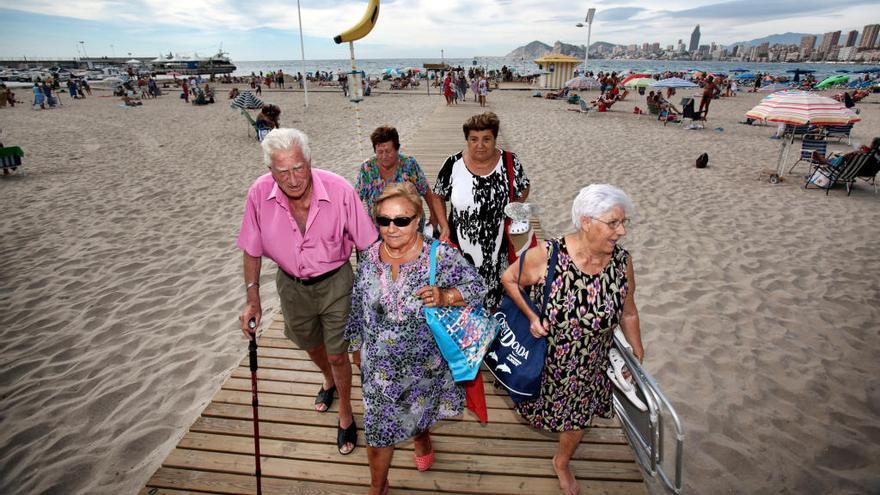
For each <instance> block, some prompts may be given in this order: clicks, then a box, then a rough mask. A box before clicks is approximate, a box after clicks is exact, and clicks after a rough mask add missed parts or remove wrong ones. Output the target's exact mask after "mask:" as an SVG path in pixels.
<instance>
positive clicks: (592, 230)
mask: <svg viewBox="0 0 880 495" xmlns="http://www.w3.org/2000/svg"><path fill="white" fill-rule="evenodd" d="M632 210H633V204H632V201H631V200H630V199H629V196H627V195H626V193H625V192H623V191H622V190H620V189H618V188H616V187H614V186H610V185H607V184H593V185H590V186H587V187H585V188H583V189H581V192H580V194H578V196H577V198H576V199H575V200H574V204H573V205H572V208H571V217H572V223H573V224H574V227H575V228H576V229H577V230H576V231H575V232H574V233H571V234H568V235H565V236H563V237H561V238H558V239H551V240H549V241H546V242H545V243H542V244H539V245H538V246H536V247H534V248H532V249H530V250H528V251H527V252H526V254H525V255H524V256H523V258H521V260H522V259H524V261H522V264H523V266H522V275H521V276H520V278H519V280H517V274H518V273H519V269H520V267H519V263H515V264H513V265H511V266H510V267H508V268H507V270H506V271H505V272H504V275H503V276H502V278H501V283H502V284H503V285H504V289H505V290H506V291H507V295H508V296H510V298H511V299H513V301H514V302H515V303H516V305H517V306H519V308H520V310H522V311H523V313H524V314H526V315H529V319H530V321H531V332H532V335H534V336H535V337H538V338H540V337H546V338H547V355H546V358H545V361H544V370H543V373H542V376H541V391H540V394H539V397H538V398H537V399H535V400H533V401H529V402H521V403H520V404H518V405H517V406H516V411H517V413H519V414H520V415H521V416H522V417H523V418H525V419H526V421H528V422H529V424H530V425H531V426H532V427H533V428H537V429H542V430H547V431H552V432H557V433H560V436H559V447H558V449H557V452H556V455H555V456H554V457H553V468H554V470H555V471H556V475H557V476H558V477H559V486H560V488H561V489H562V492H563V493H565V494H566V495H574V494H576V493H578V490H579V487H578V483H577V480H576V479H575V477H574V475H573V474H572V473H571V470H570V469H569V461H570V459H571V456H572V455H573V454H574V452H575V450H576V449H577V446H578V444H580V441H581V439H582V438H583V436H584V430H585V429H586V428H587V427H589V426H590V421H591V420H592V419H593V418H594V417H602V418H611V417H612V416H613V414H614V410H613V407H612V402H611V397H612V396H611V387H612V384H611V380H610V379H609V378H608V376H607V375H606V374H605V370H606V369H607V368H608V364H609V363H608V351H609V350H610V349H611V345H612V343H613V335H614V328H615V327H616V326H617V325H620V328H621V330H622V331H623V334H624V336H625V337H626V340H627V341H628V342H629V343H630V345H632V348H633V353H634V354H635V356H636V357H637V358H638V359H639V360H642V358H643V357H644V354H645V351H644V348H643V347H642V339H641V334H640V330H639V312H638V309H637V308H636V303H635V298H634V295H635V288H636V285H635V277H634V275H633V265H632V258H631V257H630V255H629V253H628V252H627V251H626V250H625V249H623V248H622V247H621V246H620V245H619V244H618V242H619V241H620V239H621V238H623V237H624V236H625V235H626V233H627V227H628V225H629V219H628V218H627V215H628V214H629V213H630V212H632ZM552 249H557V250H558V257H557V262H556V268H555V275H554V278H553V281H552V286H551V289H550V296H549V300H548V302H547V309H546V312H545V314H543V315H537V314H535V313H534V312H533V311H532V310H531V309H529V306H528V305H527V303H526V301H525V300H524V299H523V296H522V293H521V292H520V289H521V288H525V287H529V286H531V287H532V293H531V294H530V296H529V297H531V298H532V300H533V301H540V299H541V297H543V292H544V281H545V278H546V276H547V269H548V266H547V265H548V264H549V258H550V252H551V250H552ZM538 307H540V304H538Z"/></svg>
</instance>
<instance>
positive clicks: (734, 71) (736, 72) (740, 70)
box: [727, 69, 749, 74]
mask: <svg viewBox="0 0 880 495" xmlns="http://www.w3.org/2000/svg"><path fill="white" fill-rule="evenodd" d="M748 71H749V70H748V69H730V70H729V71H727V72H733V73H735V74H738V73H740V72H748Z"/></svg>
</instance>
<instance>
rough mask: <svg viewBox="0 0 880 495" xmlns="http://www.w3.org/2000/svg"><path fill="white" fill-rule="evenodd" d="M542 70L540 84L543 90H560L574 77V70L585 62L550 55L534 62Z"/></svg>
mask: <svg viewBox="0 0 880 495" xmlns="http://www.w3.org/2000/svg"><path fill="white" fill-rule="evenodd" d="M534 62H535V63H536V64H538V67H539V68H540V69H541V72H542V74H541V77H540V78H539V79H538V84H539V85H540V86H541V88H542V89H560V88H562V87H563V86H564V85H565V82H566V81H568V80H570V79H571V78H573V77H574V68H575V66H577V65H578V64H580V63H582V62H583V60H582V59H579V58H576V57H571V56H569V55H562V54H561V53H550V54H547V55H544V56H543V57H541V58H538V59H535V61H534Z"/></svg>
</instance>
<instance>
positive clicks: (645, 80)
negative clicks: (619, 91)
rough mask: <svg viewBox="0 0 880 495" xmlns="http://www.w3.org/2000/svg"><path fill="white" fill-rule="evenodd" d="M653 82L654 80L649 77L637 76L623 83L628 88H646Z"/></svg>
mask: <svg viewBox="0 0 880 495" xmlns="http://www.w3.org/2000/svg"><path fill="white" fill-rule="evenodd" d="M653 82H654V80H653V79H651V78H650V77H637V78H635V79H630V80H629V81H627V82H626V84H624V87H627V88H630V89H632V88H647V87H648V86H650V85H651V83H653Z"/></svg>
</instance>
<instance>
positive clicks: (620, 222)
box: [590, 217, 631, 230]
mask: <svg viewBox="0 0 880 495" xmlns="http://www.w3.org/2000/svg"><path fill="white" fill-rule="evenodd" d="M590 218H592V219H593V220H595V221H597V222H602V223H604V224H605V225H607V226H608V227H609V228H610V229H611V230H617V228H618V227H620V226H621V225H623V228H625V229H628V228H629V226H630V225H631V222H630V221H629V218H624V219H623V220H612V221H610V222H606V221H605V220H600V219H598V218H596V217H590Z"/></svg>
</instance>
